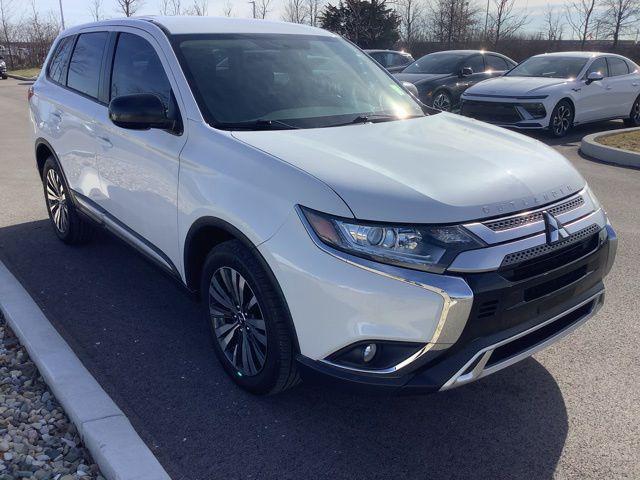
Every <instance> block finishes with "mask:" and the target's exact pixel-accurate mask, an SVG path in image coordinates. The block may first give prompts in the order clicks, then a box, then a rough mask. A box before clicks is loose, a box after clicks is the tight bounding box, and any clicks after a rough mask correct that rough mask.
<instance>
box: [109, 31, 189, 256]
mask: <svg viewBox="0 0 640 480" xmlns="http://www.w3.org/2000/svg"><path fill="white" fill-rule="evenodd" d="M168 71H169V70H168V68H167V67H166V59H165V58H164V54H163V52H162V50H161V49H160V48H158V47H157V44H156V40H155V39H154V38H153V37H152V36H151V35H148V34H147V33H145V32H141V31H139V30H127V29H123V31H121V32H119V33H118V37H117V40H116V43H115V51H114V54H113V62H112V70H111V80H110V86H109V90H110V93H109V98H110V99H113V98H115V97H119V96H122V95H130V94H135V93H153V94H155V95H157V96H158V97H160V99H161V100H162V101H163V102H164V104H165V105H166V107H167V109H168V110H169V111H170V112H171V111H173V112H176V111H178V112H179V106H178V101H177V100H176V97H175V95H174V93H173V92H174V91H175V87H173V86H172V82H173V78H172V76H171V75H168V74H167V72H168ZM178 115H179V113H178ZM99 124H100V128H101V131H100V132H99V134H98V135H99V137H100V142H99V147H98V154H97V157H98V168H99V172H100V177H101V181H102V182H101V183H102V188H103V195H102V198H101V199H100V203H101V207H102V208H103V209H104V210H106V212H107V213H108V214H109V215H110V216H112V217H113V218H115V219H116V220H117V221H118V222H119V226H120V227H122V228H125V229H129V230H130V231H131V232H133V233H134V234H135V240H136V242H138V243H143V247H147V248H148V249H151V250H152V251H153V253H154V254H156V256H157V254H158V251H159V252H160V254H161V256H162V255H164V256H166V257H168V259H169V260H170V261H171V262H172V263H173V265H179V264H180V263H181V262H180V254H179V252H178V232H177V191H178V171H179V167H180V164H179V155H180V151H181V150H182V147H183V146H184V144H185V141H186V135H185V134H176V133H172V132H169V131H164V130H158V129H150V130H128V129H124V128H120V127H117V126H116V125H114V124H113V123H112V122H111V121H110V120H109V118H108V116H104V117H102V118H101V119H100V121H99ZM131 232H130V233H131ZM165 263H166V261H165ZM169 266H170V267H171V266H172V265H169Z"/></svg>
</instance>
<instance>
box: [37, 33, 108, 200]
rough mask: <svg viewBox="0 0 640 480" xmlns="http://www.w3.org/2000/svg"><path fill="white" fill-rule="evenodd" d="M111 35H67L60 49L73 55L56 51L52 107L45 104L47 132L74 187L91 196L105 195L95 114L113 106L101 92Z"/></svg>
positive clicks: (49, 75) (52, 67)
mask: <svg viewBox="0 0 640 480" xmlns="http://www.w3.org/2000/svg"><path fill="white" fill-rule="evenodd" d="M108 37H109V34H108V32H104V31H89V32H86V33H81V34H80V35H78V36H77V37H69V39H63V40H61V42H60V45H59V47H58V48H59V49H60V50H59V52H58V51H56V54H57V53H60V54H61V55H63V54H65V52H66V51H69V52H70V55H69V56H68V57H64V56H60V57H58V56H57V55H56V56H54V57H52V62H51V65H50V66H49V70H48V72H47V79H48V80H49V82H51V83H52V85H51V87H50V88H49V95H48V97H49V98H50V102H49V103H48V105H47V109H46V112H45V110H44V109H43V114H44V115H46V118H47V121H46V134H47V135H48V140H49V141H50V143H51V144H52V146H53V148H54V150H55V151H56V154H57V156H58V159H59V160H60V163H61V164H62V168H63V170H64V173H65V177H66V179H67V182H68V183H69V187H70V188H71V189H72V190H74V191H75V192H77V193H80V194H81V195H83V196H85V197H88V198H97V197H98V196H99V195H100V176H99V174H98V168H97V162H96V138H95V125H96V123H95V118H96V117H98V116H100V115H104V114H105V112H106V109H107V107H106V104H105V103H104V101H103V99H101V98H100V94H99V92H100V74H101V70H102V62H103V56H104V55H103V54H104V51H105V48H106V44H107V40H108ZM63 42H64V43H63ZM66 58H68V60H67V59H66Z"/></svg>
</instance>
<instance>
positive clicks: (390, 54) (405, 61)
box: [365, 50, 414, 73]
mask: <svg viewBox="0 0 640 480" xmlns="http://www.w3.org/2000/svg"><path fill="white" fill-rule="evenodd" d="M365 52H366V53H368V54H369V56H370V57H371V58H373V59H374V60H375V61H376V62H378V63H379V64H380V65H382V66H383V67H384V68H386V69H387V70H388V71H389V72H391V73H398V72H401V71H402V70H404V69H405V68H406V66H407V65H410V64H411V63H413V62H414V59H413V57H412V56H411V54H409V53H407V52H398V51H396V50H365Z"/></svg>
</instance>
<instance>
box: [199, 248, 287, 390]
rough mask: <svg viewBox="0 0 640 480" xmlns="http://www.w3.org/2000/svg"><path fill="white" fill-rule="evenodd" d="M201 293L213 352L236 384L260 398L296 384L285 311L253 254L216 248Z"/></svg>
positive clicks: (232, 249) (277, 293) (280, 297)
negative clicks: (259, 395)
mask: <svg viewBox="0 0 640 480" xmlns="http://www.w3.org/2000/svg"><path fill="white" fill-rule="evenodd" d="M200 291H201V292H202V313H203V316H204V318H205V321H206V322H207V324H208V325H209V330H210V332H211V340H212V343H213V349H214V351H215V353H216V356H217V357H218V360H219V361H220V363H221V364H222V366H223V368H224V370H225V371H226V372H227V374H228V375H229V376H230V377H231V378H232V379H233V381H234V382H235V383H236V384H237V385H239V386H240V387H242V388H243V389H245V390H247V391H249V392H251V393H254V394H261V395H265V394H275V393H279V392H282V391H284V390H286V389H288V388H291V387H293V386H294V385H296V384H297V383H298V382H299V381H300V377H299V375H298V371H297V368H296V360H295V346H294V336H293V335H294V334H293V332H292V331H291V328H290V325H291V319H290V314H289V309H288V308H287V306H286V304H285V301H284V299H283V298H282V295H281V294H280V291H279V288H278V286H277V285H276V284H275V279H272V276H271V275H270V273H269V272H267V271H266V269H265V267H263V266H262V264H261V263H260V261H259V260H258V258H257V257H256V254H254V253H253V252H252V251H251V250H250V249H248V248H247V247H245V246H244V245H243V244H242V243H241V242H240V241H238V240H230V241H227V242H224V243H222V244H220V245H218V246H217V247H215V248H214V249H213V250H211V252H210V253H209V255H208V256H207V258H206V260H205V264H204V268H203V269H202V278H201V281H200ZM234 292H235V293H234ZM238 292H241V293H240V294H238ZM239 297H240V298H241V299H242V300H240V301H238V298H239ZM245 347H246V348H245ZM245 353H246V356H245V355H244V354H245Z"/></svg>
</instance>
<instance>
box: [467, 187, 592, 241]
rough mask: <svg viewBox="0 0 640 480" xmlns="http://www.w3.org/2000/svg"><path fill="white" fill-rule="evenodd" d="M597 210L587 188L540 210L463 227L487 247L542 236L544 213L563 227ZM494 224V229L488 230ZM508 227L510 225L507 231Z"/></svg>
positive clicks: (539, 208) (536, 209)
mask: <svg viewBox="0 0 640 480" xmlns="http://www.w3.org/2000/svg"><path fill="white" fill-rule="evenodd" d="M597 209H598V206H597V205H596V204H595V203H594V202H593V200H592V198H591V195H589V192H588V191H587V188H584V189H582V191H580V192H579V193H577V194H575V195H572V196H571V197H569V198H565V199H564V200H562V201H560V202H558V203H556V204H552V205H547V206H545V207H538V208H535V209H532V210H529V211H526V212H521V213H519V214H515V215H509V216H506V217H502V218H498V219H493V220H487V221H484V222H472V223H466V224H464V227H465V228H466V229H467V230H469V231H470V232H471V233H473V234H474V235H476V236H478V237H479V238H480V239H482V240H483V241H484V242H486V243H487V244H488V245H495V244H498V243H505V242H511V241H514V240H519V239H522V238H525V237H529V236H532V235H536V234H538V233H542V232H544V230H545V224H544V219H543V215H542V212H544V211H547V212H550V213H552V214H553V216H554V217H556V218H557V219H558V221H560V222H561V223H563V224H565V225H566V224H568V223H573V222H575V221H577V220H579V219H582V218H584V217H587V216H589V215H590V214H592V213H593V212H594V211H596V210H597ZM489 225H493V227H494V228H489ZM505 225H509V228H507V227H506V226H505Z"/></svg>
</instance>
